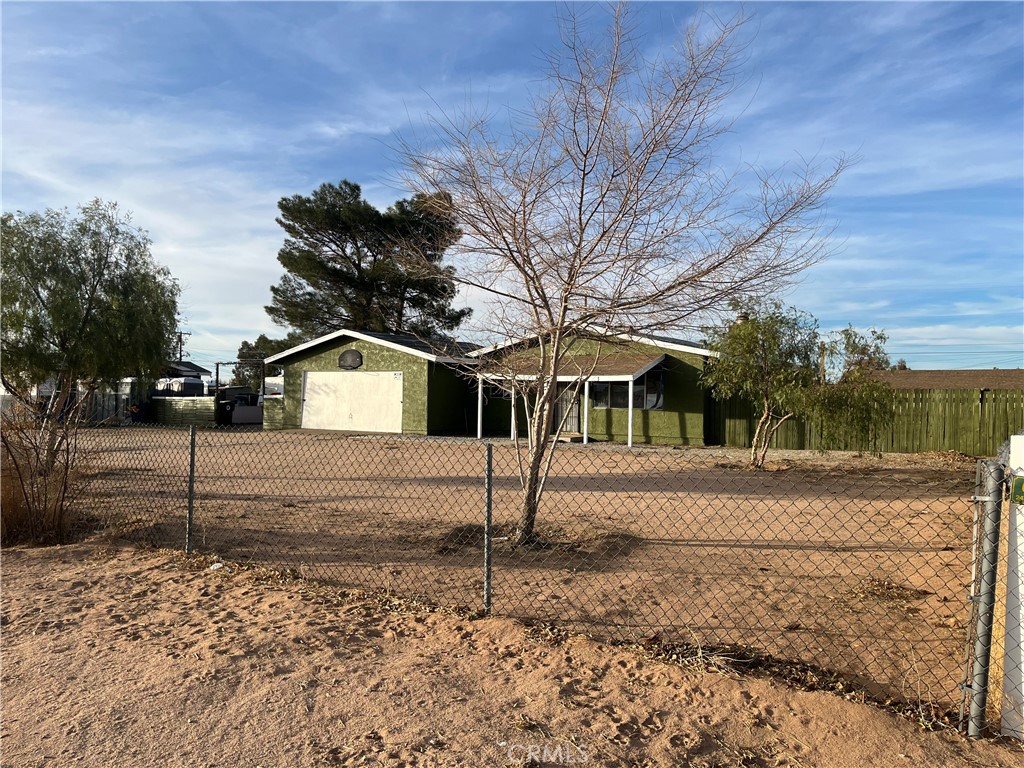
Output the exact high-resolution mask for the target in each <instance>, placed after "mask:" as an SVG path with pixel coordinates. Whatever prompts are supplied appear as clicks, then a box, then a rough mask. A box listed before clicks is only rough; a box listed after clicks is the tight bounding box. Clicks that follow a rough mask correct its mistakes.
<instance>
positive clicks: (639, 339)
mask: <svg viewBox="0 0 1024 768" xmlns="http://www.w3.org/2000/svg"><path fill="white" fill-rule="evenodd" d="M615 338H617V339H623V340H624V341H635V342H636V343H637V344H650V345H651V346H652V347H661V348H663V349H671V350H673V351H675V352H689V353H690V354H692V355H700V356H701V357H718V353H717V352H712V351H711V350H710V349H705V348H704V347H695V346H694V345H692V344H679V343H677V342H674V341H662V340H661V339H656V338H654V337H652V336H642V335H640V334H628V333H620V334H616V335H615Z"/></svg>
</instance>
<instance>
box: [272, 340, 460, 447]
mask: <svg viewBox="0 0 1024 768" xmlns="http://www.w3.org/2000/svg"><path fill="white" fill-rule="evenodd" d="M472 349H475V347H474V346H472V345H462V344H456V345H454V346H453V347H452V349H451V350H450V351H449V352H448V353H439V352H438V351H437V350H436V349H434V348H433V347H431V346H430V345H429V344H427V343H426V342H424V341H421V340H420V339H417V338H416V337H414V336H406V335H399V334H388V333H372V332H370V331H351V330H341V331H335V332H334V333H329V334H327V335H325V336H321V337H320V338H317V339H313V340H312V341H309V342H306V343H305V344H300V345H298V346H297V347H292V348H291V349H287V350H285V351H284V352H280V353H278V354H276V355H272V356H270V357H268V358H267V359H266V362H267V363H275V364H277V365H280V366H282V367H283V368H284V395H283V397H282V398H281V401H280V405H277V404H274V405H271V402H270V401H267V402H266V403H265V406H267V407H280V408H281V410H282V412H281V413H280V414H276V413H275V414H272V415H271V414H268V416H267V419H266V425H267V426H268V427H271V428H273V427H276V426H278V425H279V426H280V427H281V428H283V429H294V428H298V427H301V428H303V429H337V430H351V431H355V432H385V433H404V434H412V435H467V434H471V432H470V429H471V425H472V424H473V423H475V422H471V421H470V418H471V416H472V409H473V403H474V401H475V400H474V397H473V395H472V377H471V376H468V375H467V373H466V372H467V371H470V370H472V369H473V368H474V367H475V366H476V361H475V360H473V359H470V358H469V357H467V356H466V353H467V352H469V351H470V350H472Z"/></svg>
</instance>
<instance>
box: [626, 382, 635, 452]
mask: <svg viewBox="0 0 1024 768" xmlns="http://www.w3.org/2000/svg"><path fill="white" fill-rule="evenodd" d="M634 384H635V382H634V381H633V379H630V380H629V438H628V439H627V440H626V445H627V446H629V447H630V448H632V447H633V387H634Z"/></svg>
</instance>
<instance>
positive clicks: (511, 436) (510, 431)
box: [508, 387, 516, 441]
mask: <svg viewBox="0 0 1024 768" xmlns="http://www.w3.org/2000/svg"><path fill="white" fill-rule="evenodd" d="M510 394H511V395H512V397H511V398H510V402H511V403H512V419H511V422H512V423H511V425H510V426H509V428H508V439H509V440H513V441H514V440H515V439H516V388H515V387H512V392H511V393H510Z"/></svg>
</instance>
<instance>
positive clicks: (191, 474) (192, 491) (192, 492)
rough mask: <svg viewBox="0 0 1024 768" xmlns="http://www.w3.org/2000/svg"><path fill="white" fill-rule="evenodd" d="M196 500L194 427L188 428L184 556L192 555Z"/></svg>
mask: <svg viewBox="0 0 1024 768" xmlns="http://www.w3.org/2000/svg"><path fill="white" fill-rule="evenodd" d="M195 499H196V425H195V424H192V425H191V426H190V427H189V428H188V514H187V516H186V518H185V554H186V555H191V554H192V518H193V513H194V511H195Z"/></svg>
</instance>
